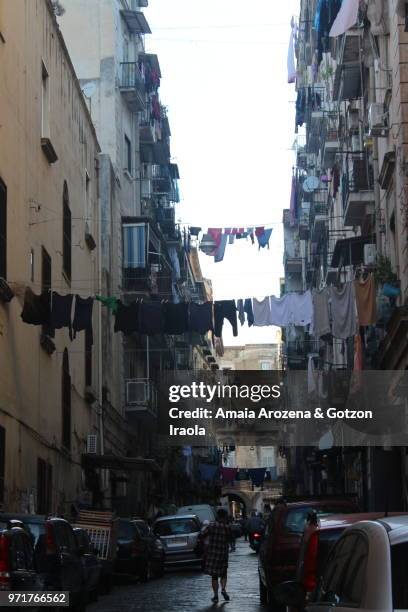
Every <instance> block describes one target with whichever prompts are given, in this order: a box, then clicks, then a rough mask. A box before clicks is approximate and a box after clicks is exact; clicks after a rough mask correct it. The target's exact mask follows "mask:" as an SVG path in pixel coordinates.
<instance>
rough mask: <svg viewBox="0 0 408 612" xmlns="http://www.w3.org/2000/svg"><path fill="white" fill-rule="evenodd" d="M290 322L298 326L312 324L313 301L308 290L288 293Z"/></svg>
mask: <svg viewBox="0 0 408 612" xmlns="http://www.w3.org/2000/svg"><path fill="white" fill-rule="evenodd" d="M289 303H290V323H291V324H292V325H295V326H298V327H306V326H307V325H312V324H313V301H312V293H311V291H310V290H308V291H305V292H304V293H290V294H289Z"/></svg>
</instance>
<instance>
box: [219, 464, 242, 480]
mask: <svg viewBox="0 0 408 612" xmlns="http://www.w3.org/2000/svg"><path fill="white" fill-rule="evenodd" d="M237 473H238V468H226V467H222V468H221V478H222V482H223V483H224V484H233V483H234V481H235V479H236V477H237Z"/></svg>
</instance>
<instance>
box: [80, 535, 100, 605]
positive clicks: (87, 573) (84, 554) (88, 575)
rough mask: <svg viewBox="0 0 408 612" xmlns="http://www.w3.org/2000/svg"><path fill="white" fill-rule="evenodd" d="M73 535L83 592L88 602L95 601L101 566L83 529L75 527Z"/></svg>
mask: <svg viewBox="0 0 408 612" xmlns="http://www.w3.org/2000/svg"><path fill="white" fill-rule="evenodd" d="M74 534H75V538H76V542H77V546H78V551H79V554H80V556H81V563H82V570H83V575H84V585H85V591H86V592H87V594H88V598H89V601H96V600H97V599H98V594H99V586H100V579H101V564H100V562H99V561H98V557H97V556H96V554H95V550H94V548H93V546H92V544H91V541H90V539H89V536H88V533H87V532H86V531H85V529H80V528H79V527H75V528H74Z"/></svg>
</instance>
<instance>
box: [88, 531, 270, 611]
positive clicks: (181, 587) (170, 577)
mask: <svg viewBox="0 0 408 612" xmlns="http://www.w3.org/2000/svg"><path fill="white" fill-rule="evenodd" d="M257 568H258V558H257V555H256V554H255V553H254V552H252V550H251V549H250V548H249V545H248V543H247V542H244V541H243V539H241V540H239V541H238V542H237V549H236V552H234V553H231V555H230V563H229V580H228V587H227V590H228V593H229V594H230V597H231V601H230V602H224V601H223V599H222V597H221V595H220V602H219V603H218V605H215V604H212V602H211V597H212V590H211V588H210V587H211V585H210V582H211V580H210V577H209V576H206V575H204V574H202V573H201V572H199V571H197V572H196V571H188V572H186V571H179V572H174V571H170V572H168V573H167V574H166V576H165V577H164V578H161V579H157V580H152V581H151V582H148V583H146V584H142V583H136V584H123V585H118V586H116V587H115V588H114V589H113V590H112V592H111V594H110V595H108V596H105V597H101V598H100V599H99V601H98V602H97V603H95V604H93V605H92V606H89V607H88V608H87V611H89V612H139V611H140V612H142V611H145V610H146V611H148V612H163V611H164V610H165V611H166V612H171V611H173V610H174V612H176V611H177V612H187V611H188V612H191V611H197V612H201V611H205V610H215V609H217V608H219V609H222V608H227V609H228V612H259V611H260V610H261V609H262V608H261V606H260V604H259V591H258V569H257Z"/></svg>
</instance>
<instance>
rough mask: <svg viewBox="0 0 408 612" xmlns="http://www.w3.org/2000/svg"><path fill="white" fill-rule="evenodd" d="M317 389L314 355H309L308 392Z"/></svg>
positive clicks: (310, 393)
mask: <svg viewBox="0 0 408 612" xmlns="http://www.w3.org/2000/svg"><path fill="white" fill-rule="evenodd" d="M316 391H317V376H316V371H315V367H314V360H313V355H309V357H308V361H307V392H308V393H309V395H312V394H313V393H316Z"/></svg>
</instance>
